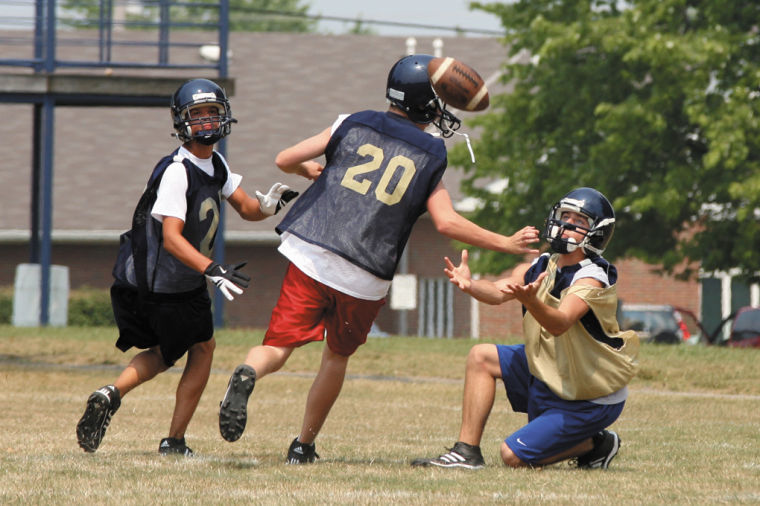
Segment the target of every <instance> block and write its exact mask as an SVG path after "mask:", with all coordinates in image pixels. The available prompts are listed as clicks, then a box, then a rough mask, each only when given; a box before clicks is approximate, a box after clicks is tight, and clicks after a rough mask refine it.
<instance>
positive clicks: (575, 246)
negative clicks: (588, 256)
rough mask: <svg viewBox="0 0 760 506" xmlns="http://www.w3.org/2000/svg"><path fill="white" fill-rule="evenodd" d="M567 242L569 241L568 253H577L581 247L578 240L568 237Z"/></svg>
mask: <svg viewBox="0 0 760 506" xmlns="http://www.w3.org/2000/svg"><path fill="white" fill-rule="evenodd" d="M566 241H567V252H568V253H572V252H573V251H575V250H577V249H578V246H580V245H579V244H578V241H576V240H575V239H573V238H572V237H568V238H567V239H566Z"/></svg>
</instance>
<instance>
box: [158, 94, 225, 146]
mask: <svg viewBox="0 0 760 506" xmlns="http://www.w3.org/2000/svg"><path fill="white" fill-rule="evenodd" d="M208 104H214V105H216V106H217V110H218V115H217V116H216V117H213V118H212V119H213V121H214V122H218V124H219V125H218V126H217V127H216V128H211V127H212V125H211V124H210V123H209V122H208V119H206V118H204V120H205V121H203V122H202V121H201V118H191V117H190V110H191V109H193V108H194V107H199V106H205V105H208ZM171 114H172V121H173V122H174V130H175V132H176V133H175V135H176V136H177V138H178V139H180V140H181V141H182V142H188V141H191V140H194V141H197V142H199V143H201V144H205V145H207V146H210V145H212V144H216V143H217V142H218V141H219V139H221V138H222V137H225V136H227V135H229V133H230V129H231V127H232V123H237V120H236V119H234V118H233V117H232V111H231V109H230V101H229V100H227V95H226V94H225V92H224V90H223V89H222V87H221V86H219V85H218V84H216V83H215V82H213V81H209V80H208V79H192V80H190V81H187V82H186V83H185V84H183V85H182V86H180V87H179V88H178V89H177V91H175V92H174V95H173V96H172V103H171ZM197 124H203V125H204V127H205V128H204V129H203V130H199V131H197V132H195V133H194V134H193V129H192V126H193V125H197Z"/></svg>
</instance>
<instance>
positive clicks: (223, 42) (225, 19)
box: [214, 0, 230, 328]
mask: <svg viewBox="0 0 760 506" xmlns="http://www.w3.org/2000/svg"><path fill="white" fill-rule="evenodd" d="M229 13H230V11H229V1H228V0H221V2H220V3H219V77H220V78H226V77H227V40H228V37H229ZM217 151H219V153H221V155H222V156H224V157H225V158H226V157H227V139H226V138H224V139H222V140H221V141H219V145H218V146H217ZM225 208H226V206H219V229H218V232H217V234H216V241H215V244H214V261H215V262H217V263H219V264H224V263H225V258H226V253H227V252H226V248H225V241H224V231H225V228H226V227H225V222H226V220H225V216H226V209H225ZM223 326H224V297H220V296H219V292H218V291H215V292H214V327H217V328H220V327H223Z"/></svg>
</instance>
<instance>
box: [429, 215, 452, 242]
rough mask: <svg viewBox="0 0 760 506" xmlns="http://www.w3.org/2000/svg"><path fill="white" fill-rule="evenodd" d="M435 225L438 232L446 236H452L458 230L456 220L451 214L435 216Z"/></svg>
mask: <svg viewBox="0 0 760 506" xmlns="http://www.w3.org/2000/svg"><path fill="white" fill-rule="evenodd" d="M433 225H434V226H435V230H436V232H438V233H439V234H441V235H445V236H446V237H452V236H453V235H455V233H456V230H457V226H456V220H455V219H454V218H453V217H450V216H443V217H438V218H433Z"/></svg>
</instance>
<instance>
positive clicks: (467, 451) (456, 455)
mask: <svg viewBox="0 0 760 506" xmlns="http://www.w3.org/2000/svg"><path fill="white" fill-rule="evenodd" d="M412 466H413V467H427V466H436V467H463V468H465V469H481V468H482V467H484V466H485V461H484V460H483V454H482V453H481V452H480V447H479V446H473V445H468V444H467V443H463V442H461V441H457V442H456V443H454V447H453V448H451V449H449V451H448V452H447V453H444V454H443V455H439V456H438V457H433V458H423V459H414V460H413V461H412Z"/></svg>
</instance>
